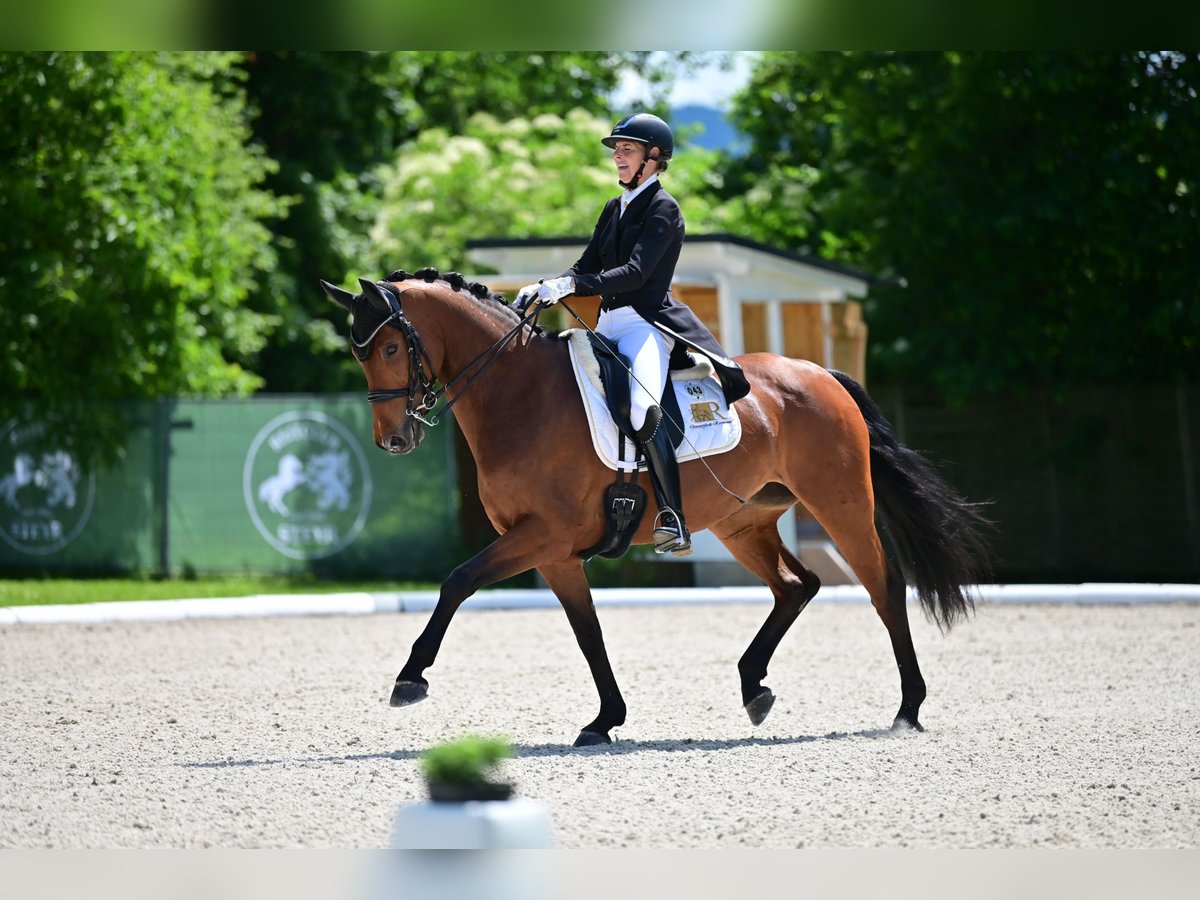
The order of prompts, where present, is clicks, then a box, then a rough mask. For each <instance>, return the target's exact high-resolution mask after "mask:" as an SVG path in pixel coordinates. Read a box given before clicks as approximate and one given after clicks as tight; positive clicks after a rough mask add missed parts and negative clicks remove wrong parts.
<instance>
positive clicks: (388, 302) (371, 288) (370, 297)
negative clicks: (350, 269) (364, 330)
mask: <svg viewBox="0 0 1200 900" xmlns="http://www.w3.org/2000/svg"><path fill="white" fill-rule="evenodd" d="M358 283H359V284H361V285H362V289H363V296H364V297H366V298H367V301H368V302H369V303H370V304H371V305H372V306H373V307H375V308H376V309H377V310H379V311H380V312H382V313H390V312H391V311H392V303H393V300H392V298H391V297H389V296H388V295H387V294H386V293H384V290H383V288H381V287H380V286H379V285H378V284H376V283H375V282H374V281H368V280H367V279H365V278H360V279H358Z"/></svg>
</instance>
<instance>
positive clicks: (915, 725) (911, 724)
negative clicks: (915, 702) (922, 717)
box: [892, 716, 925, 731]
mask: <svg viewBox="0 0 1200 900" xmlns="http://www.w3.org/2000/svg"><path fill="white" fill-rule="evenodd" d="M924 730H925V726H924V725H922V724H921V723H920V722H918V721H917V720H916V718H913V719H906V718H905V717H904V716H896V721H894V722H892V731H924Z"/></svg>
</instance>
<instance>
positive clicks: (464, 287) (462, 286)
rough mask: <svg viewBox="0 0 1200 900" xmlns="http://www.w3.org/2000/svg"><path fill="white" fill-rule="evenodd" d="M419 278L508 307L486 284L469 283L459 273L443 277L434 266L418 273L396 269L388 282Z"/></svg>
mask: <svg viewBox="0 0 1200 900" xmlns="http://www.w3.org/2000/svg"><path fill="white" fill-rule="evenodd" d="M414 278H419V279H421V280H422V281H426V282H429V283H430V284H432V283H433V282H435V281H444V282H446V283H447V284H448V285H450V287H451V289H452V290H455V291H466V292H467V293H468V294H470V295H471V296H472V297H476V298H478V299H480V300H494V301H496V302H497V303H500V304H502V305H504V306H508V298H507V297H505V296H504V295H503V294H501V293H499V292H498V291H493V290H492V289H491V288H489V287H488V286H487V285H486V284H480V283H479V282H478V281H467V279H466V278H465V277H463V275H462V274H460V273H458V272H447V273H446V274H445V275H443V274H442V273H441V272H439V271H438V270H437V269H435V268H433V267H432V266H426V267H425V268H424V269H417V271H416V272H406V271H405V270H404V269H396V270H395V271H394V272H391V273H389V274H388V277H387V279H386V280H387V281H408V280H410V279H414Z"/></svg>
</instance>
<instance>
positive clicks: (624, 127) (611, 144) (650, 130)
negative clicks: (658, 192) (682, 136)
mask: <svg viewBox="0 0 1200 900" xmlns="http://www.w3.org/2000/svg"><path fill="white" fill-rule="evenodd" d="M617 141H637V142H638V143H641V144H645V145H646V146H648V147H657V148H658V149H659V150H660V151H661V154H660V156H659V158H660V159H670V158H671V154H672V153H674V152H675V136H674V135H673V134H671V126H670V125H668V124H667V123H666V122H664V121H663V120H662V119H660V118H659V117H658V116H652V115H650V113H634V114H633V115H632V116H626V117H625V118H623V119H622V120H621V121H620V122H618V123H617V124H616V125H614V126H613V130H612V134H610V135H609V136H608V137H606V138H601V140H600V143H602V144H603V145H604V146H605V147H608V148H609V149H610V150H611V149H613V148H615V147H616V146H617Z"/></svg>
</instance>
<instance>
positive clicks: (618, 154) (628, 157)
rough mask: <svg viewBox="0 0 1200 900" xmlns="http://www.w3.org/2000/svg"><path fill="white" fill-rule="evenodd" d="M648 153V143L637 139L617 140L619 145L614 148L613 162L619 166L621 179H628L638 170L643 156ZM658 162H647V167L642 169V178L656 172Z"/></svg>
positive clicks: (618, 175) (618, 173) (618, 174)
mask: <svg viewBox="0 0 1200 900" xmlns="http://www.w3.org/2000/svg"><path fill="white" fill-rule="evenodd" d="M645 153H646V145H645V144H641V143H638V142H637V141H617V145H616V146H615V147H614V148H613V154H612V155H613V163H614V164H615V165H616V167H617V177H618V178H619V179H620V180H621V181H628V180H629V179H631V178H632V177H633V176H634V175H635V174H636V173H637V170H638V166H640V165H641V164H642V157H643V156H644V155H645ZM656 168H657V164H656V163H655V162H654V160H650V161H648V162H647V163H646V168H645V169H644V170H642V179H643V180H645V179H647V178H649V177H650V176H651V175H652V174H654V170H655V169H656Z"/></svg>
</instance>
